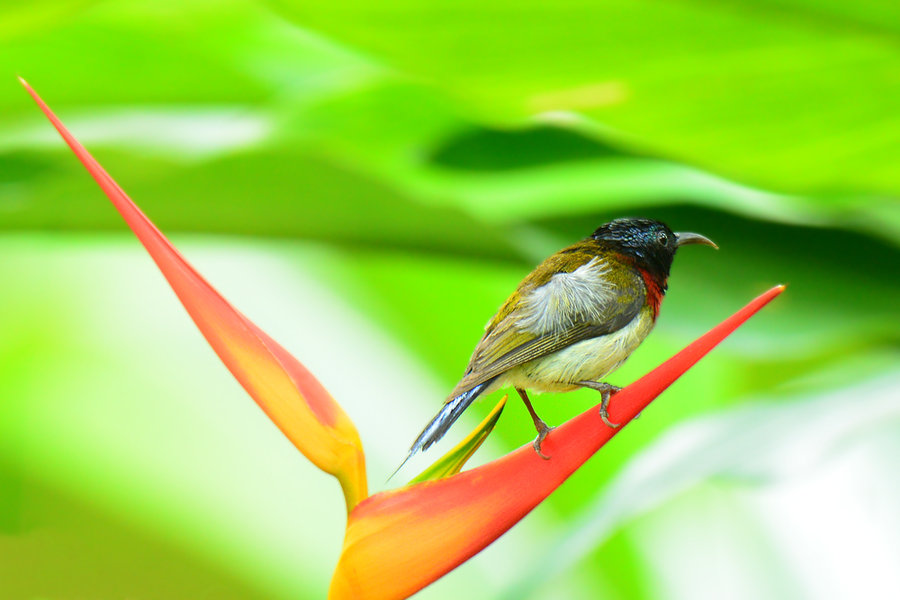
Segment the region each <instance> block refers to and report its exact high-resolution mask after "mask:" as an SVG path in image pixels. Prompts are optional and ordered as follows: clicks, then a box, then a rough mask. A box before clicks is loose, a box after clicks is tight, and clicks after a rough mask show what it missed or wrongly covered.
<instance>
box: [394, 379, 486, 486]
mask: <svg viewBox="0 0 900 600" xmlns="http://www.w3.org/2000/svg"><path fill="white" fill-rule="evenodd" d="M492 382H493V379H491V380H488V381H485V382H483V383H479V384H478V385H476V386H475V387H473V388H472V389H470V390H467V391H465V392H463V393H462V394H460V395H458V396H455V397H453V398H450V399H449V400H447V401H446V402H445V403H444V406H442V407H441V410H440V411H439V412H438V414H436V415H435V416H434V418H433V419H431V422H430V423H428V425H426V426H425V429H423V430H422V433H420V434H419V437H417V438H416V441H415V442H413V445H412V446H411V447H410V449H409V454H407V455H406V458H404V459H403V462H402V463H400V466H399V467H397V469H396V470H395V471H394V472H393V473H391V477H393V476H394V475H396V474H397V471H399V470H400V469H402V468H403V465H405V464H406V461H408V460H409V459H410V458H412V457H413V455H414V454H415V453H416V452H419V451H420V450H421V451H422V452H424V451H425V450H428V447H429V446H431V445H432V444H434V443H435V442H437V441H438V440H440V439H441V438H442V437H444V434H445V433H447V430H448V429H450V426H451V425H453V423H455V422H456V420H457V419H458V418H459V416H460V415H461V414H462V413H463V411H464V410H466V409H467V408H468V407H469V405H470V404H472V402H474V401H475V398H477V397H478V395H479V394H481V392H483V391H484V390H485V388H487V386H489V385H490V384H491V383H492ZM391 477H388V480H390V479H391Z"/></svg>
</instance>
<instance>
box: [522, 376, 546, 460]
mask: <svg viewBox="0 0 900 600" xmlns="http://www.w3.org/2000/svg"><path fill="white" fill-rule="evenodd" d="M516 391H517V392H519V397H520V398H522V402H524V403H525V408H527V409H528V413H529V414H530V415H531V420H532V421H534V428H535V429H537V432H538V436H537V437H536V438H535V439H534V443H533V444H532V446H534V451H535V452H537V453H538V456H540V457H541V458H543V459H544V460H550V457H549V456H547V455H546V454H544V453H543V452H541V443H542V442H543V441H544V438H545V437H547V434H548V433H550V430H552V429H553V428H552V427H548V426H547V424H546V423H544V421H543V420H541V418H540V417H539V416H538V415H537V413H536V412H534V407H533V406H531V400H529V399H528V394H526V393H525V390H523V389H522V388H516Z"/></svg>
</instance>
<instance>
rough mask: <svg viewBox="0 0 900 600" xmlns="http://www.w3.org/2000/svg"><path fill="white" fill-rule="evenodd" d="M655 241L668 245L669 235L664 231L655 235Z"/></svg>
mask: <svg viewBox="0 0 900 600" xmlns="http://www.w3.org/2000/svg"><path fill="white" fill-rule="evenodd" d="M656 241H658V242H659V243H660V244H662V245H663V246H665V245H667V244H668V243H669V235H668V234H667V233H666V232H665V231H660V232H659V233H657V234H656Z"/></svg>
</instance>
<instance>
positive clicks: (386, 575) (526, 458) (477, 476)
mask: <svg viewBox="0 0 900 600" xmlns="http://www.w3.org/2000/svg"><path fill="white" fill-rule="evenodd" d="M783 290H784V287H783V286H778V287H775V288H773V289H771V290H769V291H768V292H766V293H764V294H762V295H761V296H759V297H758V298H756V299H755V300H753V301H752V302H750V303H749V304H748V305H747V306H746V307H744V308H743V309H741V310H740V311H738V312H737V313H735V314H734V315H732V316H731V317H729V318H728V319H726V320H725V321H724V322H722V323H721V324H720V325H718V326H717V327H715V328H713V329H712V330H710V331H709V332H708V333H706V334H705V335H703V336H702V337H700V338H699V339H698V340H696V341H695V342H694V343H692V344H691V345H689V346H688V347H686V348H685V349H684V350H682V351H681V352H679V353H678V354H676V355H675V356H673V357H672V358H670V359H669V360H667V361H666V362H665V363H663V364H662V365H660V366H659V367H657V368H656V369H654V370H653V371H651V372H650V373H648V374H647V375H645V376H644V377H642V378H641V379H639V380H638V381H636V382H634V383H633V384H631V385H629V386H628V387H626V388H625V389H623V390H622V391H620V392H619V393H617V394H615V395H614V396H613V399H612V401H611V402H610V408H609V418H610V420H611V421H612V422H614V423H622V425H623V427H619V428H617V429H612V428H610V427H608V426H606V425H605V424H604V423H603V421H602V419H601V418H600V415H599V411H598V410H597V409H598V407H594V408H591V409H589V410H587V411H586V412H584V413H582V414H580V415H578V416H577V417H575V418H573V419H571V420H570V421H568V422H566V423H564V424H563V425H560V426H559V427H557V428H555V429H554V430H553V431H552V432H551V433H550V435H548V436H547V438H546V439H545V440H544V442H543V445H542V450H543V451H544V453H546V454H548V455H549V456H550V460H543V459H541V458H540V457H539V456H538V455H537V454H536V453H535V451H534V449H533V448H532V447H531V444H528V445H526V446H523V447H522V448H519V449H518V450H516V451H514V452H512V453H510V454H508V455H506V456H504V457H502V458H500V459H498V460H495V461H493V462H490V463H488V464H485V465H482V466H481V467H477V468H475V469H472V470H470V471H465V472H463V473H459V474H457V475H454V476H452V477H449V478H447V479H441V480H438V481H430V482H425V483H421V484H416V485H413V486H410V487H407V488H403V489H400V490H395V491H390V492H384V493H381V494H376V495H374V496H372V497H370V498H368V499H367V500H365V501H364V502H362V503H360V504H359V505H358V506H357V507H356V508H355V509H354V510H353V511H352V512H351V513H350V520H349V523H348V524H347V533H346V537H345V539H344V550H343V552H342V554H341V558H340V561H339V562H338V566H337V569H336V571H335V574H334V577H333V579H332V583H331V591H330V594H329V597H330V598H331V599H332V600H342V599H345V598H353V599H356V600H364V599H368V600H389V599H393V598H405V597H407V596H409V595H411V594H413V593H415V592H416V591H418V590H420V589H421V588H423V587H425V586H426V585H428V584H429V583H431V582H432V581H434V580H436V579H437V578H439V577H440V576H442V575H444V574H445V573H447V572H448V571H450V570H452V569H453V568H455V567H456V566H458V565H459V564H461V563H462V562H464V561H466V560H467V559H469V558H470V557H472V556H473V555H474V554H476V553H477V552H479V551H481V550H482V549H483V548H484V547H486V546H487V545H488V544H490V543H491V542H493V541H494V540H495V539H497V538H498V537H499V536H500V535H502V534H503V533H504V532H506V531H507V530H508V529H509V528H510V527H512V526H513V525H515V524H516V523H517V522H518V521H519V520H520V519H522V517H524V516H525V515H526V514H528V513H529V512H530V511H531V510H532V509H533V508H534V507H535V506H537V505H538V504H539V503H540V502H541V501H542V500H544V498H546V497H547V496H548V495H549V494H550V493H551V492H552V491H553V490H555V489H556V488H557V487H559V485H560V484H561V483H562V482H563V481H565V480H566V479H567V478H568V477H569V476H570V475H571V474H572V473H574V472H575V471H576V470H577V469H578V468H579V467H580V466H581V465H582V464H584V462H585V461H586V460H587V459H588V458H590V457H591V456H592V455H593V454H594V453H595V452H597V450H599V449H600V448H601V447H602V446H603V445H604V444H605V443H606V442H608V441H609V440H610V439H611V438H612V437H613V436H614V435H616V434H617V433H619V432H620V431H621V430H622V429H623V428H624V425H626V424H627V423H628V422H629V421H631V420H632V419H633V418H634V417H635V416H637V415H638V414H639V413H640V412H641V411H642V410H644V409H645V408H646V407H647V405H648V404H649V403H650V402H651V401H652V400H653V399H654V398H656V397H657V396H659V394H660V393H662V391H663V390H665V389H666V388H667V387H668V386H669V385H671V383H672V382H673V381H675V380H676V379H677V378H678V377H680V376H681V375H682V374H683V373H684V372H685V371H687V370H688V369H689V368H691V367H692V366H693V365H694V363H696V362H697V361H698V360H700V358H702V357H703V356H704V355H705V354H706V353H707V352H709V351H710V350H711V349H712V348H713V347H714V346H715V345H716V344H718V343H719V342H721V341H722V340H723V339H724V338H725V337H726V336H728V334H730V333H731V332H732V331H734V330H735V329H736V328H737V327H738V326H740V325H741V324H742V323H743V322H744V321H746V320H747V319H748V318H749V317H750V316H752V315H753V314H755V313H756V312H757V311H758V310H759V309H761V308H762V307H763V306H765V305H766V304H767V303H769V302H770V301H771V300H772V299H773V298H775V296H777V295H778V294H780V293H781V292H782V291H783Z"/></svg>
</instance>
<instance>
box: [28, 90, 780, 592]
mask: <svg viewBox="0 0 900 600" xmlns="http://www.w3.org/2000/svg"><path fill="white" fill-rule="evenodd" d="M20 80H21V82H22V85H23V86H25V89H26V90H27V91H28V93H29V94H31V96H32V97H33V98H34V100H35V102H37V104H38V106H39V107H40V108H41V110H42V111H43V112H44V114H45V115H46V116H47V118H48V119H49V120H50V122H51V123H52V124H53V126H54V127H55V128H56V129H57V131H59V133H60V135H61V136H62V137H63V139H64V140H65V142H66V143H67V144H68V145H69V147H70V148H71V149H72V151H73V152H74V153H75V155H76V156H77V157H78V159H79V160H80V161H81V162H82V164H83V165H84V166H85V168H86V169H87V170H88V171H89V172H90V174H91V175H92V176H93V178H94V179H95V180H96V181H97V183H98V184H99V185H100V188H101V189H102V190H103V192H104V193H105V194H106V195H107V197H108V198H109V199H110V201H111V202H112V203H113V205H114V206H115V208H116V209H117V210H118V211H119V213H120V214H121V215H122V217H123V218H124V220H125V222H126V223H127V224H128V226H129V227H130V228H131V230H132V231H133V232H134V234H135V235H136V236H137V237H138V239H139V240H140V242H141V243H142V244H143V245H144V248H146V250H147V252H148V253H149V254H150V256H151V257H152V258H153V260H154V261H155V262H156V264H157V266H158V267H159V269H160V271H161V272H162V274H163V275H164V276H165V278H166V280H167V281H168V283H169V285H170V286H171V287H172V289H173V290H174V292H175V294H176V295H177V296H178V298H179V300H181V302H182V304H183V305H184V307H185V308H186V309H187V311H188V313H189V314H190V316H191V318H192V319H193V320H194V323H195V324H196V325H197V327H198V328H199V330H200V332H201V333H202V334H203V336H204V337H205V338H206V340H207V342H209V344H210V346H212V348H213V350H214V351H215V352H216V354H217V355H218V356H219V358H220V359H221V360H222V362H223V363H225V366H226V367H227V368H228V369H229V370H230V371H231V373H232V375H234V377H235V378H236V379H237V380H238V381H239V382H240V384H241V385H242V386H243V387H244V389H245V390H247V393H248V394H250V396H251V397H252V398H253V399H254V400H255V401H256V403H257V404H258V405H259V407H260V408H262V410H263V411H264V412H265V413H266V414H267V415H268V416H269V418H270V419H271V420H272V421H273V422H274V423H275V425H276V426H278V428H279V429H281V431H282V432H283V433H284V434H285V435H286V436H287V437H288V439H289V440H290V441H291V442H292V443H293V444H294V446H296V447H297V449H298V450H300V452H301V453H303V455H304V456H306V457H307V458H308V459H309V460H310V461H312V463H313V464H315V465H316V466H317V467H319V468H320V469H321V470H323V471H324V472H326V473H328V474H330V475H333V476H334V477H335V478H337V480H338V481H339V482H340V485H341V488H342V490H343V492H344V499H345V501H346V505H347V528H346V533H345V536H344V546H343V550H342V552H341V556H340V559H339V560H338V564H337V567H336V568H335V571H334V574H333V576H332V579H331V587H330V591H329V598H331V599H332V600H343V599H347V598H359V599H370V600H388V599H393V598H406V597H408V596H410V595H412V594H414V593H415V592H417V591H419V590H420V589H422V588H423V587H425V586H427V585H428V584H430V583H432V582H433V581H435V580H436V579H438V578H440V577H441V576H443V575H445V574H446V573H448V572H449V571H451V570H453V569H454V568H456V567H457V566H459V565H460V564H462V563H463V562H465V561H466V560H468V559H469V558H471V557H472V556H474V555H475V554H477V553H478V552H479V551H481V550H482V549H484V548H485V547H486V546H488V545H489V544H490V543H491V542H493V541H494V540H495V539H497V538H498V537H499V536H500V535H502V534H503V533H504V532H506V531H507V530H508V529H509V528H511V527H512V526H513V525H515V524H516V523H517V522H518V521H519V520H521V519H522V518H523V517H524V516H525V515H527V514H528V513H529V512H530V511H531V510H532V509H533V508H534V507H535V506H537V505H538V504H539V503H540V502H541V501H543V500H544V498H546V497H547V496H548V495H549V494H550V493H551V492H553V490H555V489H556V488H557V487H559V485H560V484H562V482H563V481H565V480H566V479H567V478H568V477H569V476H570V475H571V474H572V473H574V472H575V471H576V470H577V469H578V468H579V467H580V466H581V465H582V464H583V463H584V462H585V461H587V460H588V459H589V458H590V457H591V456H593V455H594V454H595V453H596V452H597V451H598V450H599V449H600V448H601V447H602V446H603V445H604V444H606V442H608V441H609V440H610V439H611V438H612V437H613V436H615V435H617V434H619V432H621V431H622V430H623V429H624V428H625V427H624V426H625V425H627V424H628V423H629V422H630V421H631V420H632V419H633V418H634V417H636V416H637V415H638V414H639V413H640V412H641V411H642V410H643V409H644V408H646V407H647V405H648V404H649V403H650V402H651V401H652V400H653V399H655V398H656V397H657V396H659V395H660V394H661V393H662V392H663V391H664V390H665V389H666V388H667V387H668V386H669V385H671V384H672V382H674V381H675V380H676V379H678V378H679V377H680V376H681V375H682V374H684V373H685V372H686V371H687V370H688V369H690V368H691V367H692V366H693V365H694V364H695V363H696V362H697V361H698V360H700V359H701V358H702V357H703V356H704V355H706V353H707V352H709V351H710V350H711V349H712V348H713V347H714V346H716V345H717V344H718V343H719V342H721V341H722V340H723V339H724V338H725V337H727V336H728V335H729V334H731V333H732V332H733V331H734V330H735V329H737V328H738V327H739V326H741V325H742V324H743V323H744V322H745V321H746V320H747V319H749V318H750V317H751V316H752V315H754V314H755V313H756V312H757V311H759V310H760V309H761V308H762V307H763V306H765V305H766V304H768V303H769V302H770V301H771V300H772V299H773V298H775V297H776V296H777V295H779V294H780V293H781V292H782V291H784V286H782V285H779V286H776V287H774V288H772V289H770V290H768V291H767V292H765V293H763V294H762V295H760V296H758V297H757V298H755V299H753V300H752V301H750V303H748V304H747V305H746V306H745V307H744V308H742V309H740V310H739V311H737V312H736V313H734V314H733V315H732V316H731V317H729V318H727V319H725V320H724V321H723V322H722V323H720V324H719V325H717V326H716V327H714V328H712V329H711V330H710V331H709V332H707V333H706V334H704V335H703V336H701V337H700V338H698V339H697V340H695V341H694V342H693V343H691V344H690V345H689V346H687V347H686V348H684V349H683V350H681V351H680V352H679V353H677V354H676V355H675V356H673V357H672V358H670V359H669V360H667V361H666V362H664V363H663V364H661V365H660V366H658V367H656V368H655V369H654V370H653V371H651V372H650V373H648V374H647V375H645V376H643V377H642V378H640V379H639V380H637V381H636V382H634V383H632V384H631V385H629V386H628V387H626V388H624V389H622V390H621V391H620V392H618V393H617V394H616V395H615V400H616V401H615V402H614V403H612V405H611V407H610V411H609V416H610V419H611V420H612V421H614V422H617V423H621V424H622V427H619V428H617V429H612V428H609V427H606V426H604V425H603V422H602V420H601V417H600V415H599V412H598V410H597V408H596V407H594V408H592V409H589V410H587V411H585V412H583V413H581V414H580V415H578V416H576V417H574V418H573V419H571V420H569V421H567V422H566V423H564V424H562V425H560V426H559V427H557V428H555V429H554V430H553V431H552V433H551V434H550V435H549V436H548V437H547V438H546V440H545V441H544V444H543V449H544V451H545V452H546V453H547V454H550V455H551V456H552V460H543V459H541V458H540V457H539V456H538V455H537V454H536V453H535V452H534V450H533V449H532V447H531V444H530V443H529V444H526V445H524V446H523V447H521V448H519V449H518V450H515V451H513V452H511V453H509V454H507V455H506V456H503V457H501V458H499V459H496V460H494V461H491V462H489V463H487V464H484V465H482V466H480V467H477V468H474V469H470V470H468V471H461V469H462V467H463V465H464V464H465V462H466V461H467V460H468V458H469V457H470V456H471V455H472V454H473V453H474V452H475V450H476V449H477V448H478V447H479V445H480V444H481V442H482V441H483V440H484V438H485V437H486V436H487V434H488V433H489V432H490V431H491V429H492V428H493V426H494V424H495V423H496V421H497V418H498V417H499V415H500V411H501V410H502V408H503V406H504V403H505V398H504V399H503V400H501V401H500V403H498V405H497V406H496V407H495V408H494V410H493V411H491V413H490V414H489V415H488V417H487V418H486V419H485V420H484V421H483V422H482V423H481V424H480V425H479V426H478V427H477V428H476V430H475V431H474V432H473V433H472V434H471V435H470V436H468V437H467V438H466V439H465V440H463V441H462V442H461V443H460V444H459V445H458V446H456V447H455V448H454V449H452V450H451V451H450V452H448V453H447V454H446V455H444V456H443V457H442V458H441V459H439V460H438V461H437V462H436V463H435V464H434V465H433V466H432V467H430V468H429V469H428V470H426V472H425V473H423V474H422V475H420V476H419V477H417V478H416V479H414V480H413V481H412V482H410V484H408V485H406V486H404V487H400V488H398V489H395V490H389V491H385V492H381V493H378V494H375V495H372V496H370V495H369V494H368V483H367V478H366V469H365V454H364V452H363V447H362V442H361V441H360V438H359V434H358V433H357V431H356V427H355V426H354V425H353V422H352V420H351V419H350V417H349V416H348V415H347V414H346V413H345V412H344V411H343V409H342V408H341V407H340V405H339V404H338V403H337V402H336V401H335V400H334V399H333V398H332V397H331V395H330V394H329V393H328V392H327V391H326V390H325V388H324V387H323V386H322V385H321V384H320V383H319V382H318V380H316V378H315V377H314V376H313V375H312V373H310V372H309V371H308V370H307V369H306V368H305V367H304V366H303V365H302V364H301V363H300V362H299V361H298V360H297V359H296V358H294V357H293V356H292V355H291V354H290V353H289V352H287V350H285V349H284V348H282V347H281V346H280V345H279V344H278V343H277V342H276V341H275V340H273V339H272V338H271V337H269V336H268V335H267V334H266V333H265V332H264V331H262V330H261V329H259V328H258V327H257V326H256V325H254V324H253V322H252V321H250V320H249V319H248V318H247V317H245V316H244V315H243V314H241V313H240V312H239V311H238V310H236V309H235V308H234V307H233V306H231V304H229V303H228V301H227V300H226V299H225V298H223V297H222V296H221V295H220V294H219V293H218V292H217V291H216V290H215V289H214V288H213V287H212V286H211V285H210V284H209V283H207V281H206V280H205V279H204V278H203V276H202V275H200V274H199V273H198V272H197V271H196V270H195V269H194V268H193V267H192V266H191V265H190V264H189V263H188V262H187V260H185V258H184V257H183V256H182V255H181V254H180V253H179V252H178V250H176V249H175V247H174V246H172V244H171V243H170V242H169V241H168V239H166V237H165V236H164V235H163V234H162V233H161V232H160V231H159V229H157V228H156V226H155V225H153V223H152V222H151V221H150V220H149V219H148V218H147V217H146V216H145V215H144V213H143V212H141V210H140V209H139V208H138V207H137V206H136V205H135V204H134V202H132V200H131V199H130V198H129V197H128V196H127V195H126V194H125V192H124V191H122V188H120V187H119V185H118V184H117V183H116V182H115V181H114V180H113V179H112V177H110V176H109V174H108V173H107V172H106V171H105V170H104V169H103V167H101V166H100V164H99V163H98V162H97V161H96V160H95V159H94V158H93V157H92V156H91V155H90V154H89V153H88V152H87V150H85V148H84V147H83V146H82V145H81V144H80V143H79V142H78V141H77V140H76V139H75V138H74V137H73V136H72V134H71V133H69V131H68V130H67V129H66V127H65V126H64V125H63V124H62V122H61V121H60V120H59V119H58V118H57V117H56V115H55V114H53V112H52V111H51V110H50V108H49V107H48V106H47V105H46V104H45V103H44V101H43V100H42V99H41V98H40V97H39V96H38V94H37V93H36V92H35V91H34V90H33V89H32V88H31V87H30V86H29V85H28V83H26V82H25V80H22V79H21V78H20Z"/></svg>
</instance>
